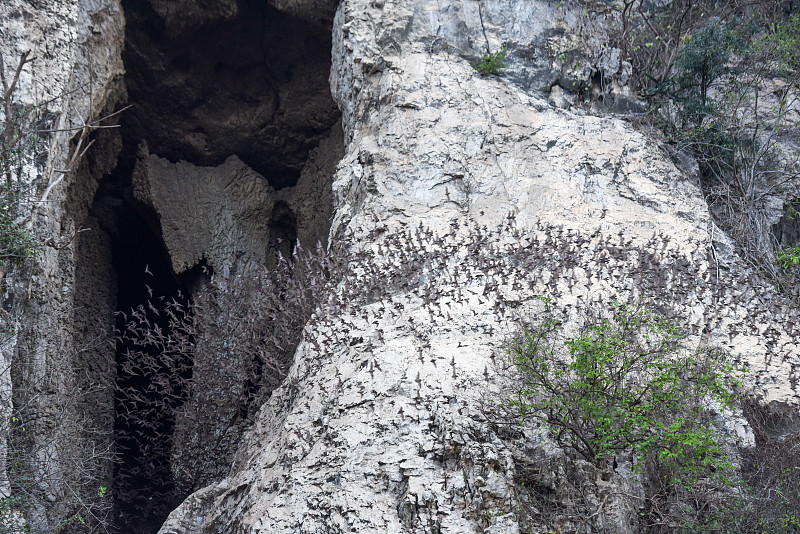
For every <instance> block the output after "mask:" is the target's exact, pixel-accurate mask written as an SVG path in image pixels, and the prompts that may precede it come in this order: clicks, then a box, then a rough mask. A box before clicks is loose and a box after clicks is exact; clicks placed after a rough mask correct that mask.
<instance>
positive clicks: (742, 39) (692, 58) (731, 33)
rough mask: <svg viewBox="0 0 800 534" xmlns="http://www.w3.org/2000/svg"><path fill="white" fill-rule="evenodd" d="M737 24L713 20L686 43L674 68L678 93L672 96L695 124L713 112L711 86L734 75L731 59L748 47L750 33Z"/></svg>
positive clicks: (686, 39) (675, 91) (685, 40)
mask: <svg viewBox="0 0 800 534" xmlns="http://www.w3.org/2000/svg"><path fill="white" fill-rule="evenodd" d="M738 22H739V21H738V20H734V21H730V22H725V21H720V20H718V19H712V20H710V21H709V22H708V23H706V25H705V26H703V27H702V28H701V29H700V30H699V31H697V32H696V33H695V34H694V35H689V36H687V37H686V38H685V39H684V46H683V48H682V49H681V51H680V53H679V54H678V58H677V60H676V61H675V65H674V72H675V74H674V79H675V89H674V90H673V91H672V94H671V95H670V96H672V97H674V98H677V99H679V100H680V101H681V102H682V104H683V106H682V107H683V111H684V114H685V115H686V116H687V118H689V119H690V120H691V121H692V122H693V123H695V124H700V123H701V122H702V119H703V117H704V116H706V115H708V114H709V113H711V112H712V111H713V107H711V106H709V95H708V90H709V88H710V87H711V84H712V83H714V82H715V81H717V80H718V79H719V78H720V77H721V76H723V75H725V74H729V73H731V68H730V66H729V62H730V60H731V57H732V56H733V54H736V53H740V52H742V51H743V50H744V49H745V47H746V46H747V42H748V41H747V35H746V33H747V32H746V31H745V30H743V29H742V28H737V25H739V24H737V23H738Z"/></svg>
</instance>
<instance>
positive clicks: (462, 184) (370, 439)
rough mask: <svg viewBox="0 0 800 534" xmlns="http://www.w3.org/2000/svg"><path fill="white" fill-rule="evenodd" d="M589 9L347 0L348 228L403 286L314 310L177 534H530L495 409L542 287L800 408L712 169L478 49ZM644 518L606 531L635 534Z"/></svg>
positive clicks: (769, 295) (623, 508) (337, 62)
mask: <svg viewBox="0 0 800 534" xmlns="http://www.w3.org/2000/svg"><path fill="white" fill-rule="evenodd" d="M579 17H580V15H579V14H576V13H571V12H559V11H558V10H554V9H552V5H551V3H548V2H534V1H526V2H515V1H512V0H508V1H504V2H500V1H495V2H491V1H490V2H477V1H462V2H436V3H434V2H427V1H424V0H394V1H392V0H386V1H385V2H384V1H366V0H345V1H343V2H342V3H341V5H340V7H339V10H338V12H337V18H336V20H335V24H334V50H333V54H334V66H333V70H332V73H331V86H332V88H333V91H334V97H335V98H336V99H337V102H338V103H339V105H340V107H341V109H342V111H343V114H344V119H343V123H344V129H345V139H346V140H347V141H348V143H349V144H348V148H347V154H346V155H345V157H344V159H343V160H342V161H341V163H340V164H339V170H338V173H337V176H336V181H335V183H334V194H335V199H336V204H335V207H336V213H335V218H334V227H333V229H332V232H331V235H345V236H347V237H345V239H347V240H348V243H349V246H350V247H351V249H352V250H354V251H362V252H363V253H364V254H366V255H367V256H366V258H367V260H365V261H367V263H365V264H364V265H363V270H362V275H361V276H360V277H359V276H357V277H356V278H357V279H358V280H359V281H360V282H361V283H363V287H365V288H367V289H369V288H371V287H377V286H379V285H381V284H382V287H381V289H380V290H378V291H377V292H376V293H374V294H371V296H368V297H365V300H364V301H353V302H349V303H345V304H342V308H336V309H334V310H332V311H330V312H328V313H326V312H324V311H321V313H320V315H319V316H318V317H317V318H316V319H312V322H311V323H310V325H309V327H308V330H307V335H306V339H305V341H304V342H303V343H302V344H301V346H300V348H299V349H298V352H297V356H296V361H295V364H294V366H293V368H292V369H291V371H290V373H289V376H288V378H287V379H286V381H285V383H284V385H283V386H282V387H280V388H279V389H278V390H276V391H275V393H274V394H273V397H272V398H271V399H270V400H269V401H268V402H267V403H266V404H265V406H264V407H263V408H262V410H261V413H260V415H259V418H258V421H257V422H256V424H255V427H254V428H253V429H252V430H251V431H250V432H249V433H248V434H247V435H246V437H245V439H244V441H243V443H242V445H241V447H240V449H239V452H238V454H237V457H236V460H235V462H234V465H233V467H232V470H231V474H230V475H229V476H228V477H227V478H226V479H225V480H223V481H222V482H221V483H219V484H217V485H215V486H210V487H208V488H206V489H204V490H202V491H200V492H198V493H196V494H194V495H193V496H191V497H189V498H188V499H187V501H186V502H185V503H184V504H183V505H181V506H180V507H179V508H178V509H177V510H176V511H174V512H173V514H172V515H171V516H170V518H169V519H168V521H167V522H166V523H165V525H164V527H163V528H162V530H161V532H162V533H163V534H167V533H170V534H172V533H176V534H177V533H189V532H220V531H231V532H233V531H235V532H253V533H255V532H263V533H266V532H308V533H312V532H314V533H317V532H320V533H321V532H345V531H350V532H409V533H410V532H415V533H416V532H452V533H457V532H458V533H462V532H496V533H500V532H517V531H518V528H519V527H518V524H517V519H516V517H515V515H514V514H513V511H514V510H515V507H516V505H517V494H516V491H515V489H514V483H513V479H514V474H515V466H514V461H513V459H512V455H511V452H510V450H509V449H508V448H507V446H506V445H505V444H504V443H503V441H502V440H500V439H499V438H498V437H497V436H496V435H495V434H494V432H493V431H492V430H491V427H490V426H489V425H487V423H486V419H485V416H484V415H483V413H482V401H485V400H486V399H487V397H488V398H496V396H497V395H499V393H498V391H497V389H496V388H497V387H499V385H500V384H501V383H502V380H501V379H500V378H499V377H498V375H497V362H496V360H497V358H498V355H502V344H503V340H504V334H507V333H508V332H509V331H510V330H512V329H513V325H514V321H515V318H518V317H519V315H520V313H521V311H522V310H525V309H526V307H527V306H528V305H529V303H530V302H531V300H532V299H533V298H534V297H535V296H537V295H542V294H548V293H550V294H556V295H558V296H559V301H560V302H561V303H562V304H565V305H567V306H573V309H577V308H580V307H582V305H583V304H585V303H588V302H607V301H608V299H609V298H613V297H614V296H616V295H620V296H631V297H637V296H641V297H642V298H650V299H653V298H656V299H657V300H656V301H655V305H657V306H661V305H662V304H663V305H664V307H665V308H669V309H675V308H677V310H678V312H679V316H678V317H679V319H680V321H681V323H682V324H684V325H685V326H686V327H687V328H688V329H689V331H690V333H691V334H692V335H691V337H690V338H689V341H690V343H691V344H694V345H698V344H700V345H708V344H711V345H720V346H722V347H723V348H725V349H728V350H730V351H731V352H732V354H733V355H734V357H735V358H737V359H738V360H739V361H741V362H744V363H745V364H747V365H749V366H750V369H751V373H750V374H749V376H748V377H747V380H748V383H749V385H750V387H751V388H753V389H754V390H756V391H757V392H759V393H761V394H762V395H763V396H764V397H765V398H766V399H767V400H773V401H778V402H781V403H786V404H788V405H792V406H796V405H797V401H798V397H797V393H796V388H795V381H794V380H793V379H790V380H787V379H786V378H787V377H792V376H794V373H795V368H796V365H797V363H798V362H796V361H794V360H793V358H795V356H794V355H795V354H796V348H797V331H796V330H795V328H794V326H793V324H792V322H793V319H790V318H789V317H790V315H791V317H794V316H795V315H794V312H793V311H792V310H790V309H788V308H787V307H786V306H785V305H780V304H779V297H778V296H777V295H776V294H775V293H774V292H773V291H771V290H770V289H769V288H764V287H759V286H758V285H757V284H756V282H755V281H754V279H753V278H752V276H751V275H749V274H748V272H747V271H746V270H745V268H744V266H743V265H742V263H741V262H739V261H738V260H737V259H736V257H735V256H733V255H731V254H722V252H721V251H723V249H724V246H725V242H724V241H723V239H724V237H723V236H721V235H720V233H719V231H718V230H717V233H716V234H715V237H714V242H713V243H712V240H711V229H712V228H713V223H712V221H711V220H710V217H709V214H708V210H707V209H706V206H705V204H704V202H703V199H702V195H701V193H700V191H699V188H698V187H697V185H696V183H695V182H694V180H693V177H692V176H688V175H686V174H683V173H682V172H680V171H679V170H678V169H677V168H676V167H675V166H674V165H673V164H672V163H671V162H670V161H669V160H668V158H667V157H666V156H665V154H664V153H663V152H662V151H661V150H660V149H659V147H658V145H657V144H656V143H655V142H653V140H651V139H648V138H646V137H645V136H643V135H642V134H640V133H637V132H636V131H635V130H634V129H633V128H631V127H630V126H629V125H627V124H626V123H624V122H623V121H621V120H618V119H614V118H608V117H605V118H603V117H594V116H589V115H586V114H584V113H571V112H568V111H561V110H554V109H552V108H551V107H550V106H549V105H548V103H547V102H546V100H544V99H543V97H542V96H541V95H540V94H539V93H538V92H536V91H535V90H534V89H536V88H535V87H532V85H531V84H522V83H519V80H518V78H514V77H512V79H511V81H508V80H506V79H503V78H500V79H498V78H494V77H487V78H482V77H480V76H479V75H478V74H477V73H476V72H475V71H474V69H473V68H472V66H471V65H470V62H469V60H468V58H467V59H465V58H464V57H462V56H463V55H464V54H465V53H466V54H467V55H470V54H471V55H472V56H473V57H478V56H480V55H481V54H483V53H484V50H485V48H484V41H488V43H489V45H490V49H496V48H498V47H499V45H500V43H502V42H504V41H508V40H512V41H515V42H519V41H524V40H526V39H529V40H533V39H534V38H535V36H536V35H538V34H539V33H541V32H542V31H543V30H544V29H546V28H548V27H565V26H567V25H568V24H570V21H576V20H578V19H579ZM458 52H461V54H459V53H458ZM519 61H521V60H513V64H512V66H511V67H509V69H510V70H511V72H517V71H518V70H519V69H520V68H521V67H519V66H518V62H519ZM604 61H605V63H603V65H604V66H603V67H602V68H605V69H610V70H613V68H614V67H613V66H611V64H612V63H614V56H613V54H612V55H611V56H610V57H606V59H605V60H604ZM618 70H620V71H624V70H625V69H624V67H622V66H619V69H618ZM508 214H513V217H514V221H515V222H514V224H509V223H507V222H504V221H505V218H506V216H507V215H508ZM484 225H485V226H486V227H487V228H488V230H487V231H483V233H481V232H482V231H481V230H476V228H478V227H482V226H484ZM558 227H560V229H559V228H558ZM337 232H338V233H337ZM427 232H431V233H430V234H428V233H427ZM436 236H439V237H436ZM479 239H480V241H479V242H478V240H479ZM492 247H496V248H492ZM712 248H713V251H714V253H713V254H712ZM520 249H522V250H529V251H530V252H529V256H530V258H529V259H530V261H526V260H525V256H524V255H523V254H520V253H519V250H520ZM370 254H371V255H370ZM715 257H716V258H717V261H718V262H719V263H718V264H717V263H715V260H714V259H713V258H715ZM426 258H427V259H426ZM515 262H516V263H515ZM370 280H372V281H373V282H370ZM371 283H372V285H370V284H371ZM347 284H348V282H347V281H345V286H347ZM362 291H363V290H362ZM768 300H769V301H772V302H773V304H772V305H769V304H768V303H767V302H766V301H768ZM509 303H515V304H514V306H517V307H519V306H521V308H519V310H517V311H513V310H512V308H513V306H511V304H509ZM522 313H524V312H522ZM784 328H787V329H789V330H784ZM733 426H734V427H735V426H736V424H734V425H733ZM739 426H741V425H739ZM739 430H740V431H741V434H742V439H743V440H744V441H747V440H748V439H750V438H749V434H748V431H747V430H746V428H742V429H737V431H739ZM587 476H588V475H587ZM557 478H558V477H557V476H556V477H555V478H554V481H553V482H552V484H554V485H556V486H558V484H559V483H558V481H557ZM597 500H598V502H599V501H601V500H602V499H601V498H600V496H599V495H598V498H597ZM612 501H614V500H613V499H612ZM633 506H634V503H633V501H626V502H623V501H618V502H616V503H615V504H614V505H613V506H612V505H609V507H608V509H607V510H606V511H605V512H604V514H603V515H602V516H601V517H600V518H599V519H598V521H599V522H600V523H601V524H604V525H606V527H607V528H608V529H610V530H609V531H613V532H630V531H631V529H632V525H633V521H634V519H635V509H634V508H633Z"/></svg>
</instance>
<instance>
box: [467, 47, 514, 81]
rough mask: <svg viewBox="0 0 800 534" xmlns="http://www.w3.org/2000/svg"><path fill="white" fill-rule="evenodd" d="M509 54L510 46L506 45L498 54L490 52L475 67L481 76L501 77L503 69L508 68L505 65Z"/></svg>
mask: <svg viewBox="0 0 800 534" xmlns="http://www.w3.org/2000/svg"><path fill="white" fill-rule="evenodd" d="M507 54H508V44H504V45H503V46H502V48H500V50H498V51H497V52H494V53H492V52H489V53H487V54H486V55H485V56H483V57H482V58H481V61H480V62H479V63H478V64H476V65H475V70H477V71H478V72H479V73H480V74H481V76H499V75H500V74H502V73H503V68H505V67H507V66H508V64H507V63H505V60H506V55H507Z"/></svg>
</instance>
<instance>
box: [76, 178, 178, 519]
mask: <svg viewBox="0 0 800 534" xmlns="http://www.w3.org/2000/svg"><path fill="white" fill-rule="evenodd" d="M124 167H125V166H124V165H121V168H120V169H118V174H116V175H114V176H109V177H107V178H106V179H105V180H104V181H103V182H102V183H101V185H100V188H99V190H98V192H97V195H96V197H95V201H94V204H93V206H92V210H91V215H92V217H93V218H94V219H95V220H96V221H97V223H98V225H99V226H100V229H102V230H103V231H104V232H105V233H106V234H108V235H109V237H110V240H109V243H110V244H111V258H112V266H113V276H112V278H113V279H114V280H116V288H117V293H116V302H117V305H116V308H117V314H116V324H115V329H116V332H117V338H116V342H115V361H116V379H115V394H114V445H115V452H116V455H117V462H116V463H115V465H114V468H113V480H114V482H113V486H112V488H111V492H110V493H111V497H112V499H113V501H114V526H115V527H116V528H118V529H120V530H121V531H123V532H155V531H156V530H158V527H159V526H160V525H161V523H162V522H163V521H164V519H165V518H166V516H167V514H168V513H169V512H170V511H171V510H172V509H173V508H174V507H175V506H176V505H177V504H178V503H179V502H180V501H181V500H182V499H183V498H185V495H180V494H178V493H177V492H176V490H175V487H174V483H173V477H172V473H171V465H170V444H171V439H170V438H171V436H172V432H173V428H174V425H175V413H176V411H177V410H179V409H180V406H181V404H182V402H183V400H184V399H185V396H186V391H187V386H188V383H189V381H190V380H191V369H192V353H191V350H190V346H189V344H186V345H185V346H184V347H183V350H177V349H176V347H177V345H176V344H175V343H169V342H167V341H166V340H167V339H170V338H175V337H176V336H177V335H179V333H178V332H175V331H174V330H175V326H176V321H175V319H177V324H178V325H181V324H186V323H187V322H188V321H190V320H191V317H190V315H189V313H190V304H191V302H190V296H189V293H188V292H187V290H186V287H185V286H186V284H185V283H184V280H182V277H178V276H176V275H175V273H174V272H173V270H172V265H171V262H170V258H169V254H168V253H167V250H166V247H165V246H164V243H163V241H162V239H161V235H160V231H159V229H158V222H157V220H156V218H155V215H154V214H152V213H151V212H150V210H148V209H147V208H146V207H145V206H143V205H142V204H140V203H138V202H137V201H136V200H135V199H134V198H133V192H132V188H131V183H130V180H129V179H128V178H126V176H125V175H126V174H127V173H126V172H125V170H124ZM186 341H190V340H189V339H187V340H186Z"/></svg>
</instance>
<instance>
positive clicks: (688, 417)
mask: <svg viewBox="0 0 800 534" xmlns="http://www.w3.org/2000/svg"><path fill="white" fill-rule="evenodd" d="M543 316H544V318H543V319H542V320H541V321H540V322H539V323H538V324H537V325H536V326H534V327H531V328H526V329H525V330H523V332H522V333H520V334H519V335H518V336H517V337H516V338H515V339H514V340H513V342H512V343H511V344H510V345H509V347H508V353H509V355H510V357H511V359H512V361H513V363H514V364H515V366H516V368H517V370H518V371H519V374H520V378H521V382H520V385H519V388H518V390H517V391H516V398H515V399H514V400H512V401H510V405H511V406H512V407H513V408H514V410H515V412H516V413H517V414H518V416H519V418H520V420H521V421H523V422H525V421H539V422H541V423H543V424H544V425H545V426H546V427H547V428H548V429H549V430H550V431H551V433H552V435H553V437H554V438H555V440H556V441H557V442H558V443H559V444H560V445H561V446H566V447H569V448H572V449H573V450H575V451H576V452H577V453H579V454H580V455H581V456H582V457H583V458H585V459H586V460H588V461H590V462H592V463H595V464H598V465H600V464H601V463H602V462H604V461H605V460H606V459H608V458H609V457H610V456H613V455H615V454H617V453H622V452H632V453H633V454H634V458H635V460H634V467H635V468H636V469H638V470H641V469H642V467H643V466H644V465H645V464H646V463H648V462H649V463H654V464H657V465H659V466H661V467H662V468H666V470H667V471H668V472H669V473H671V475H670V476H671V480H672V482H673V483H675V482H679V481H680V482H683V483H688V482H691V481H692V480H694V479H696V478H697V477H700V476H704V475H706V474H708V473H709V472H710V471H717V472H718V473H720V474H721V473H722V472H724V471H725V470H727V469H728V468H730V467H731V464H730V462H729V461H728V459H727V457H726V455H725V453H724V452H723V450H722V446H721V443H720V436H719V433H718V431H717V430H716V429H715V428H714V427H713V425H712V424H711V421H710V417H709V413H708V411H707V409H706V408H705V407H706V406H707V405H708V404H709V403H716V404H718V405H721V406H724V407H731V405H732V402H733V399H734V390H735V388H736V387H737V386H738V382H737V381H736V380H735V379H731V378H729V377H731V376H733V375H735V374H736V369H735V367H734V366H733V365H732V364H730V363H728V362H727V360H726V357H725V355H724V354H722V353H720V352H718V351H712V350H705V351H695V352H688V351H685V350H683V349H682V348H681V346H680V342H681V335H680V334H679V332H678V330H677V328H676V326H675V325H674V324H673V323H671V322H669V321H668V320H666V319H664V318H663V317H661V316H659V315H657V314H655V313H653V312H650V311H648V310H646V309H644V308H642V307H630V306H627V305H624V304H617V303H615V304H613V305H611V306H610V310H609V313H608V314H607V316H603V315H599V314H598V315H593V316H590V317H588V318H587V321H586V324H585V326H584V327H583V329H582V330H581V331H580V332H578V333H577V334H575V335H572V336H569V337H566V339H564V337H563V334H562V332H561V327H560V322H559V320H558V318H557V317H556V315H555V313H554V310H553V307H552V305H551V303H550V302H549V300H545V311H544V314H543Z"/></svg>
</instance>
